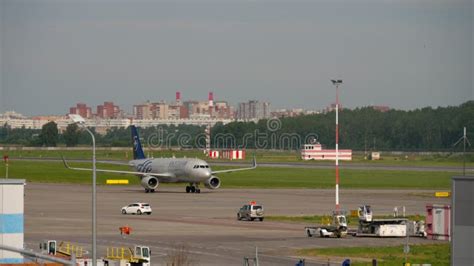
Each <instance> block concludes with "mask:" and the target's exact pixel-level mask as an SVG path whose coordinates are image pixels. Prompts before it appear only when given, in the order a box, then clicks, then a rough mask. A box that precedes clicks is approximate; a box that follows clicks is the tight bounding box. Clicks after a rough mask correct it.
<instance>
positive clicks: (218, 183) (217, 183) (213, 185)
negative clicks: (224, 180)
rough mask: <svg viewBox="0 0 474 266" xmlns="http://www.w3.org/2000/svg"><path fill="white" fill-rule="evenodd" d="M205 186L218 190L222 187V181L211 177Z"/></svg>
mask: <svg viewBox="0 0 474 266" xmlns="http://www.w3.org/2000/svg"><path fill="white" fill-rule="evenodd" d="M204 185H205V186H206V187H207V188H208V189H218V188H219V187H220V186H221V180H220V179H219V177H217V176H211V177H210V178H209V179H208V180H206V182H204Z"/></svg>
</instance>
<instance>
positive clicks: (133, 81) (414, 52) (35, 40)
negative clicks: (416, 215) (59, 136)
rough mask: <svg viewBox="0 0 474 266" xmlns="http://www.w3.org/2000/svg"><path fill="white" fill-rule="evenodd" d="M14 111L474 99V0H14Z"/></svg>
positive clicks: (8, 89)
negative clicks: (337, 84)
mask: <svg viewBox="0 0 474 266" xmlns="http://www.w3.org/2000/svg"><path fill="white" fill-rule="evenodd" d="M0 23H1V24H0V61H1V65H0V67H1V68H0V74H1V76H0V78H1V82H0V86H1V87H0V93H1V94H0V97H1V98H0V99H1V100H0V112H2V111H6V110H16V111H18V112H22V113H25V114H62V113H66V112H67V111H68V107H69V106H72V105H73V104H74V103H76V102H79V101H82V102H86V103H88V104H90V105H93V106H95V105H97V104H99V103H101V102H103V101H107V100H112V101H115V102H116V103H118V104H119V105H121V106H123V107H124V108H125V109H126V110H128V111H131V106H132V105H133V104H134V103H139V102H141V101H144V100H147V99H149V100H152V101H157V100H161V99H163V100H167V101H172V100H173V98H174V92H175V91H176V90H179V91H181V92H182V95H183V98H184V99H206V96H207V92H208V91H210V90H212V91H214V94H215V97H216V99H217V100H220V99H225V100H228V101H230V102H231V103H234V104H236V103H237V102H240V101H245V100H248V99H260V100H266V101H270V102H271V103H272V105H273V107H275V108H283V107H304V108H308V109H321V108H323V107H325V106H327V105H328V104H329V103H330V102H332V101H334V89H333V88H332V85H331V83H330V82H329V79H331V78H334V77H338V78H342V79H343V80H344V84H343V86H342V87H341V101H342V103H343V105H344V106H347V107H356V106H365V105H369V104H384V105H389V106H391V107H394V108H401V109H413V108H418V107H424V106H434V107H436V106H446V105H457V104H460V103H462V102H465V101H467V100H472V99H473V98H474V92H473V91H474V87H473V81H472V77H473V76H474V72H473V67H472V63H473V60H474V55H473V43H474V42H473V34H472V32H473V28H474V26H473V4H472V1H469V0H455V1H453V0H449V1H437V0H433V1H428V0H425V1H408V0H407V1H375V0H374V1H362V0H360V1H359V0H346V1H342V0H339V1H259V0H254V1H169V2H164V1H105V0H101V1H59V0H57V1H45V0H37V1H32V0H30V1H21V0H19V1H12V0H0Z"/></svg>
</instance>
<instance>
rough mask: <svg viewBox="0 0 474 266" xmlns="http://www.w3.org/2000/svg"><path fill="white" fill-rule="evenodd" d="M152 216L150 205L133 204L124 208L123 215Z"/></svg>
mask: <svg viewBox="0 0 474 266" xmlns="http://www.w3.org/2000/svg"><path fill="white" fill-rule="evenodd" d="M144 213H146V214H148V215H150V214H151V206H150V204H148V203H142V202H137V203H132V204H129V205H127V206H124V207H122V214H138V215H141V214H144Z"/></svg>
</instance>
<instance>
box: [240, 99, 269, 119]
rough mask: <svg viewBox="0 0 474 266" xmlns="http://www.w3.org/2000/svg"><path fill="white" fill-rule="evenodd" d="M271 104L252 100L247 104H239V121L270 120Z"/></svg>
mask: <svg viewBox="0 0 474 266" xmlns="http://www.w3.org/2000/svg"><path fill="white" fill-rule="evenodd" d="M270 116H271V115H270V103H269V102H260V101H258V100H250V101H248V102H245V103H239V106H238V109H237V119H242V120H254V119H256V120H259V119H266V118H270Z"/></svg>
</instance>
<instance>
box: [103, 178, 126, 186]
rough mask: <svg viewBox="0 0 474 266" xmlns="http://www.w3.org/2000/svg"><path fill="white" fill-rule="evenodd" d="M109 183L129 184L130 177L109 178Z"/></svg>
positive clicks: (107, 182)
mask: <svg viewBox="0 0 474 266" xmlns="http://www.w3.org/2000/svg"><path fill="white" fill-rule="evenodd" d="M106 184H107V185H128V179H107V181H106Z"/></svg>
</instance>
